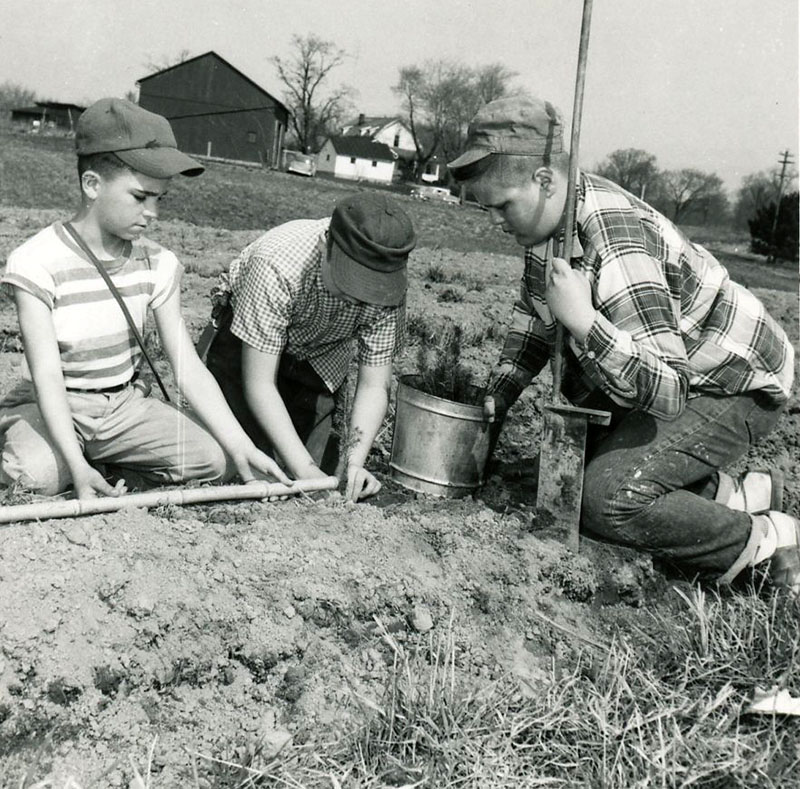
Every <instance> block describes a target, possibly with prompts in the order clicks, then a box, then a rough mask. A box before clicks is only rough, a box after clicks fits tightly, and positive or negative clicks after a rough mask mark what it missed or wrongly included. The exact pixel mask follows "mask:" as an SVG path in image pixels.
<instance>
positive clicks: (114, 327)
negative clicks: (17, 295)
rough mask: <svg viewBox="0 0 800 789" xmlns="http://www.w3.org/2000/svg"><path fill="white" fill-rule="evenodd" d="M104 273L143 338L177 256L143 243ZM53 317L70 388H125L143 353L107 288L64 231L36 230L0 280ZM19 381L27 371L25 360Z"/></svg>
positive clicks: (174, 277) (170, 285) (173, 284)
mask: <svg viewBox="0 0 800 789" xmlns="http://www.w3.org/2000/svg"><path fill="white" fill-rule="evenodd" d="M106 271H107V272H108V274H109V275H110V277H111V280H112V281H113V283H114V285H115V286H116V288H117V290H118V291H119V293H120V295H121V296H122V298H123V299H124V301H125V305H126V306H127V308H128V310H129V311H130V314H131V317H132V318H133V321H134V323H135V324H136V328H137V329H138V330H139V332H140V333H142V334H143V333H144V324H145V319H146V317H147V309H148V307H149V308H151V309H156V308H158V307H159V306H161V305H162V304H164V302H166V301H167V299H168V298H169V297H170V296H171V295H172V293H173V292H174V291H175V289H176V288H177V287H178V286H179V284H180V275H181V272H182V268H181V265H180V263H179V262H178V259H177V258H176V257H175V255H174V254H173V253H172V252H170V251H169V250H167V249H164V248H163V247H161V246H159V245H158V244H156V243H154V242H152V241H149V240H147V239H144V238H140V239H137V240H136V241H133V242H131V243H129V244H127V245H126V249H125V251H124V253H123V255H122V257H120V258H117V259H116V260H114V261H108V262H106ZM0 282H2V283H3V284H4V285H5V286H6V287H7V288H8V287H9V286H13V287H16V288H21V289H22V290H24V291H27V292H28V293H31V294H32V295H34V296H36V297H37V298H38V299H41V300H42V301H43V302H44V303H45V304H46V305H47V306H48V307H49V308H50V310H51V314H52V318H53V326H54V328H55V334H56V340H57V341H58V350H59V354H60V356H61V369H62V370H63V373H64V382H65V384H66V386H67V388H69V389H104V388H107V387H111V386H117V385H119V384H124V383H126V382H128V381H130V379H131V378H132V377H133V374H134V371H135V370H136V369H137V368H138V366H139V363H140V361H141V356H142V353H141V350H140V349H139V346H138V345H137V343H136V338H135V337H134V335H133V332H132V331H131V330H130V327H129V326H128V323H127V321H126V320H125V316H124V315H123V314H122V310H121V309H120V306H119V304H117V302H116V300H115V299H114V297H113V295H112V294H111V291H110V290H109V289H108V286H107V285H106V283H105V282H104V281H103V278H102V277H101V276H100V274H99V273H98V271H97V269H96V268H95V267H94V264H93V263H92V262H91V261H90V260H89V259H88V258H86V256H85V255H84V253H83V251H82V250H81V249H80V248H79V247H78V246H77V245H76V244H75V242H74V241H73V240H72V239H71V238H70V237H69V236H68V235H67V234H66V232H65V230H64V228H63V226H62V224H61V223H60V222H55V223H54V224H52V225H50V226H49V227H46V228H45V229H44V230H41V231H40V232H39V233H37V234H36V235H35V236H33V237H32V238H29V239H28V240H27V241H26V242H25V243H24V244H22V245H21V246H19V247H17V248H16V249H15V250H14V251H13V252H12V253H11V254H10V255H9V257H8V264H7V266H6V270H5V273H4V274H3V276H2V277H0ZM22 372H23V376H24V377H25V378H27V379H28V380H30V371H29V369H28V366H27V364H26V363H25V362H24V361H23V366H22Z"/></svg>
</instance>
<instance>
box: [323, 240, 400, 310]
mask: <svg viewBox="0 0 800 789" xmlns="http://www.w3.org/2000/svg"><path fill="white" fill-rule="evenodd" d="M327 261H328V274H329V275H330V277H331V279H332V280H333V284H334V285H335V287H336V288H337V289H338V290H340V291H341V292H342V293H344V294H345V295H347V296H350V297H351V298H354V299H357V300H358V301H363V302H364V303H366V304H374V305H376V306H379V307H396V306H397V305H398V304H400V303H401V302H402V301H403V299H404V298H405V295H406V290H407V289H408V276H407V274H406V267H405V265H403V266H402V267H400V268H398V269H397V270H396V271H374V270H373V269H371V268H367V266H364V265H362V264H361V263H358V262H357V261H355V260H353V258H351V257H350V256H349V255H346V254H345V253H344V252H342V250H341V248H340V247H339V246H338V244H337V243H336V242H335V241H334V242H333V243H332V244H331V245H330V252H329V253H328V257H327ZM323 265H324V264H323Z"/></svg>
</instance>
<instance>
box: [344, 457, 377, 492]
mask: <svg viewBox="0 0 800 789" xmlns="http://www.w3.org/2000/svg"><path fill="white" fill-rule="evenodd" d="M380 489H381V483H380V482H378V480H377V479H375V477H374V476H373V475H372V474H370V472H369V471H367V470H366V469H365V468H364V467H363V466H358V465H356V464H355V463H351V464H350V465H348V467H347V488H346V489H345V494H344V497H345V500H346V501H358V500H359V499H365V498H367V496H374V495H375V494H376V493H377V492H378V491H379V490H380Z"/></svg>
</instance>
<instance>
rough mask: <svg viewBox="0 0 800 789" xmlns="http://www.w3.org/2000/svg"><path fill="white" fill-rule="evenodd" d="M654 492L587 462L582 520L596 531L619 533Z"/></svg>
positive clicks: (611, 534) (609, 534) (649, 499)
mask: <svg viewBox="0 0 800 789" xmlns="http://www.w3.org/2000/svg"><path fill="white" fill-rule="evenodd" d="M654 498H655V492H654V491H652V490H650V489H648V487H647V486H646V485H636V484H632V483H631V482H630V481H629V480H627V479H625V480H623V481H620V479H619V477H617V478H616V479H613V478H611V477H610V475H608V474H607V473H606V474H604V473H602V470H600V471H595V470H593V469H592V466H591V465H590V466H589V467H588V468H587V470H586V475H585V478H584V485H583V505H582V509H583V521H584V522H585V523H586V525H587V526H588V527H589V528H590V529H591V530H592V531H595V532H597V533H598V534H602V535H604V536H608V537H615V536H619V532H620V530H622V529H624V528H625V526H626V524H627V523H628V522H629V521H630V520H631V519H632V518H635V517H636V516H637V515H638V514H639V513H641V512H642V510H644V509H645V507H647V506H648V505H649V504H651V503H652V501H653V499H654Z"/></svg>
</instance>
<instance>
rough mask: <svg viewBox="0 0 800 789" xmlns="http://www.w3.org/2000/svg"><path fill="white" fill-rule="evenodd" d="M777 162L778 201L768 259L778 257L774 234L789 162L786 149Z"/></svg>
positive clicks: (776, 230)
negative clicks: (778, 178) (779, 169)
mask: <svg viewBox="0 0 800 789" xmlns="http://www.w3.org/2000/svg"><path fill="white" fill-rule="evenodd" d="M778 164H780V165H781V176H780V181H779V183H778V202H777V203H776V204H775V216H773V217H772V230H771V231H770V235H769V251H770V256H769V259H770V260H776V259H777V257H778V256H777V254H776V252H775V235H776V233H777V232H778V216H779V215H780V212H781V200H782V199H783V181H784V179H785V178H786V166H787V165H788V164H789V151H788V150H785V151H784V152H783V159H782V160H781V161H780V162H778Z"/></svg>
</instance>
